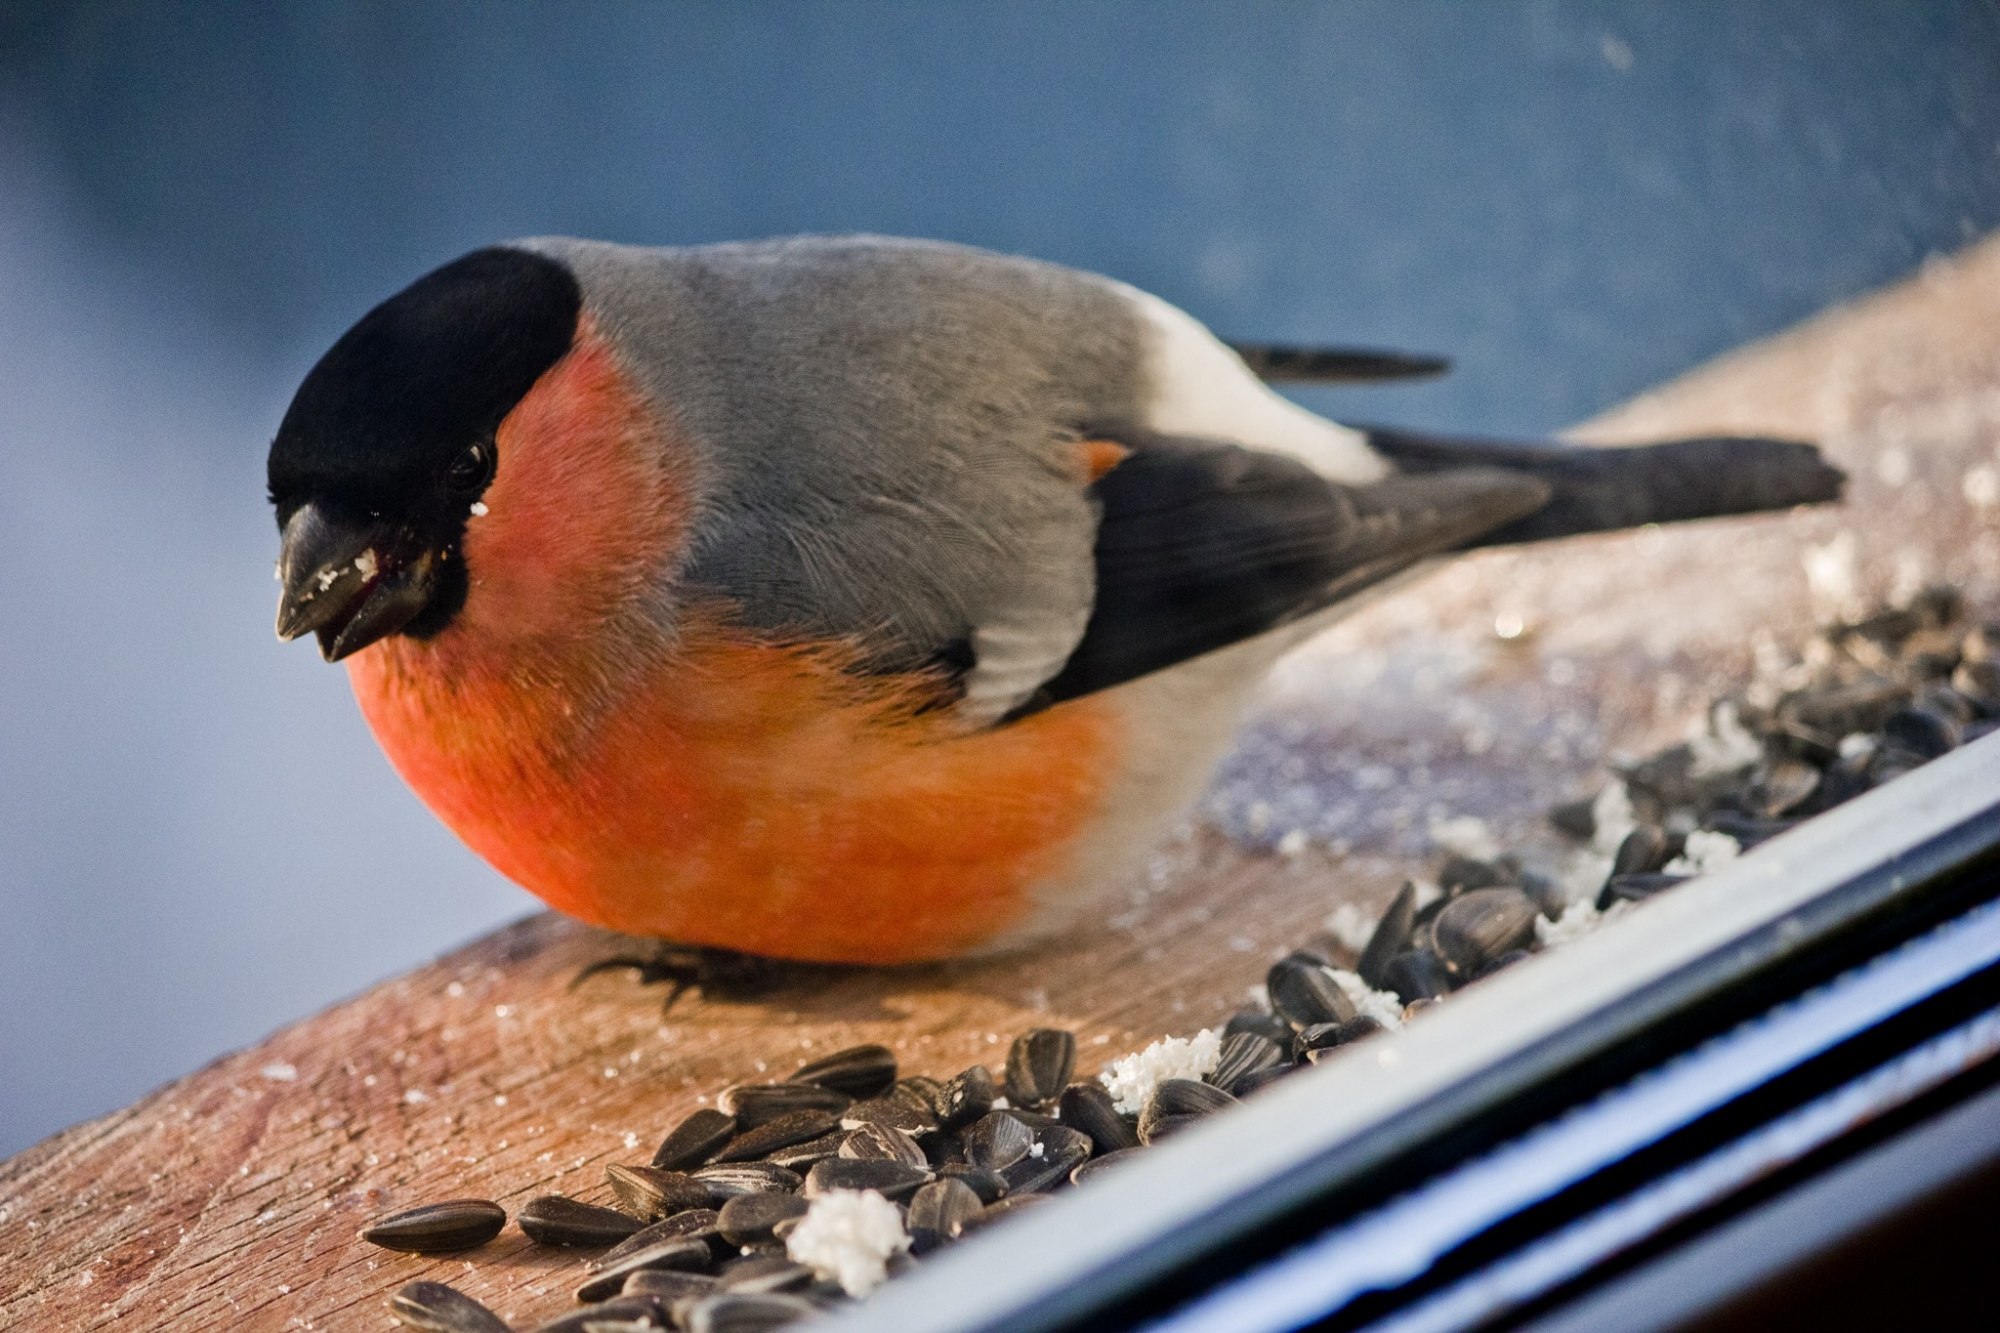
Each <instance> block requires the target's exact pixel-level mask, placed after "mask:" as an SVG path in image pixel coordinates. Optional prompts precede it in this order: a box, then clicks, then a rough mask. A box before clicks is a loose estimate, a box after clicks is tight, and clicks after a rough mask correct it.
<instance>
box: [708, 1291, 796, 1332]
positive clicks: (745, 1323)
mask: <svg viewBox="0 0 2000 1333" xmlns="http://www.w3.org/2000/svg"><path fill="white" fill-rule="evenodd" d="M818 1313H819V1307H818V1306H817V1305H815V1304H813V1303H812V1302H811V1301H809V1300H806V1299H804V1298H803V1297H799V1296H788V1295H783V1294H780V1293H777V1292H727V1291H726V1292H722V1293H720V1294H718V1295H715V1296H705V1297H703V1298H702V1299H701V1300H698V1301H696V1302H694V1303H693V1304H692V1305H690V1306H688V1307H687V1314H686V1317H685V1320H684V1322H685V1324H686V1327H687V1330H688V1333H768V1330H770V1329H775V1328H784V1327H786V1326H787V1325H790V1324H793V1323H796V1322H798V1321H799V1320H801V1319H808V1318H810V1317H812V1316H813V1315H815V1314H818Z"/></svg>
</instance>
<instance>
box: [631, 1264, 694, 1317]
mask: <svg viewBox="0 0 2000 1333" xmlns="http://www.w3.org/2000/svg"><path fill="white" fill-rule="evenodd" d="M714 1290H715V1278H714V1277H712V1276H711V1275H709V1274H707V1273H679V1272H675V1271H674V1270H673V1269H671V1268H642V1269H640V1270H639V1271H638V1272H636V1273H630V1274H627V1275H626V1278H625V1287H624V1289H623V1290H622V1291H621V1292H620V1293H619V1294H620V1295H623V1296H651V1297H652V1298H653V1299H654V1300H656V1301H664V1302H666V1304H667V1306H668V1307H669V1308H671V1307H672V1306H673V1304H674V1302H676V1301H682V1300H687V1299H688V1298H689V1297H701V1296H706V1295H707V1294H709V1293H710V1292H712V1291H714Z"/></svg>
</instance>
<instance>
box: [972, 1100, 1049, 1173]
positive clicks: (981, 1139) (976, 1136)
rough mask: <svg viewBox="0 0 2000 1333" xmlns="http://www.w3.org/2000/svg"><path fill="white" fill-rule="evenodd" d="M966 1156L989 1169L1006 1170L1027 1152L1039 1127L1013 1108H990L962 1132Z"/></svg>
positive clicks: (973, 1162) (975, 1164)
mask: <svg viewBox="0 0 2000 1333" xmlns="http://www.w3.org/2000/svg"><path fill="white" fill-rule="evenodd" d="M959 1142H961V1143H963V1144H964V1145H965V1158H966V1160H967V1161H969V1162H971V1163H972V1164H973V1165H974V1166H979V1167H984V1168H986V1169H987V1170H988V1171H1005V1170H1006V1169H1007V1168H1008V1167H1010V1166H1012V1165H1014V1163H1016V1162H1018V1161H1020V1160H1021V1158H1023V1157H1024V1156H1026V1155H1027V1152H1028V1149H1029V1148H1030V1147H1032V1146H1033V1145H1034V1142H1035V1131H1034V1130H1032V1129H1030V1128H1029V1127H1028V1122H1027V1121H1025V1120H1023V1119H1021V1117H1020V1116H1018V1115H1016V1114H1014V1113H1013V1112H1012V1111H990V1112H988V1113H987V1114H986V1115H983V1116H981V1117H980V1118H979V1119H978V1120H977V1121H975V1122H974V1123H973V1124H972V1125H971V1126H969V1127H968V1128H967V1129H966V1131H965V1132H964V1133H963V1134H961V1135H960V1136H959Z"/></svg>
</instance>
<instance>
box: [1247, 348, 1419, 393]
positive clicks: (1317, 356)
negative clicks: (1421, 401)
mask: <svg viewBox="0 0 2000 1333" xmlns="http://www.w3.org/2000/svg"><path fill="white" fill-rule="evenodd" d="M1229 348H1230V350H1231V351H1233V352H1235V353H1236V355H1238V356H1240V357H1242V358H1243V364H1244V365H1246V366H1248V367H1250V369H1251V371H1252V372H1253V373H1255V374H1256V376H1257V377H1258V378H1259V379H1263V380H1272V381H1277V382H1281V383H1300V384H1367V383H1371V382H1373V381H1376V380H1407V379H1424V378H1428V377H1430V376H1433V375H1442V374H1443V373H1444V372H1445V371H1447V370H1450V369H1451V362H1450V361H1449V360H1447V359H1446V358H1444V357H1441V356H1425V355H1422V354H1419V353H1415V352H1394V351H1385V350H1382V349H1378V348H1372V347H1295V346H1290V345H1287V344H1284V343H1250V342H1231V343H1230V344H1229Z"/></svg>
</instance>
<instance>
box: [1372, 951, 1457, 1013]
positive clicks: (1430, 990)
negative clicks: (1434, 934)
mask: <svg viewBox="0 0 2000 1333" xmlns="http://www.w3.org/2000/svg"><path fill="white" fill-rule="evenodd" d="M1382 979H1383V980H1384V981H1386V982H1388V983H1389V989H1391V990H1393V991H1395V992H1396V994H1397V995H1398V996H1400V997H1401V998H1402V1000H1403V1003H1405V1004H1408V1003H1409V1002H1410V1001H1412V1000H1435V999H1436V998H1437V997H1438V996H1440V995H1443V994H1445V993H1446V992H1447V991H1449V990H1450V989H1451V974H1450V972H1448V971H1447V970H1446V969H1445V965H1444V960H1443V959H1441V958H1439V957H1438V956H1437V955H1436V954H1434V953H1432V952H1431V951H1430V950H1428V949H1412V950H1410V951H1408V952H1407V953H1399V954H1397V955H1396V956H1395V957H1394V958H1391V959H1390V960H1389V966H1388V967H1387V968H1385V969H1384V970H1383V976H1382Z"/></svg>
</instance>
